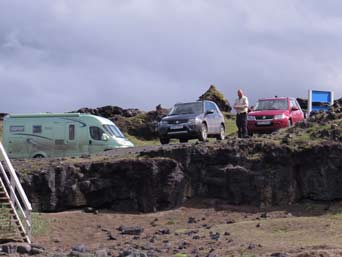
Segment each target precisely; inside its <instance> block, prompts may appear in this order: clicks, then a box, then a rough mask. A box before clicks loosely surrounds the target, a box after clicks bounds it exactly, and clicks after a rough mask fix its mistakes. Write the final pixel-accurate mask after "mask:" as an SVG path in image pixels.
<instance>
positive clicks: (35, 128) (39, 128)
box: [32, 125, 42, 133]
mask: <svg viewBox="0 0 342 257" xmlns="http://www.w3.org/2000/svg"><path fill="white" fill-rule="evenodd" d="M32 132H33V133H42V126H40V125H34V126H33V127H32Z"/></svg>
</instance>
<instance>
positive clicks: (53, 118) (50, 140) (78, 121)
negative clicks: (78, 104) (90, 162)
mask: <svg viewBox="0 0 342 257" xmlns="http://www.w3.org/2000/svg"><path fill="white" fill-rule="evenodd" d="M3 126H4V131H3V142H4V147H5V148H6V151H7V153H8V155H9V157H11V158H39V157H40V158H42V157H64V156H80V155H83V154H92V153H97V152H101V151H106V150H111V149H114V148H123V147H133V146H134V145H133V144H132V143H131V142H130V141H129V140H128V139H127V138H125V136H124V135H123V134H122V132H121V131H120V129H119V128H118V127H117V126H116V125H115V124H114V123H113V122H112V121H110V120H108V119H105V118H103V117H99V116H95V115H90V114H81V113H42V114H23V115H13V114H10V115H7V116H6V117H5V118H4V123H3Z"/></svg>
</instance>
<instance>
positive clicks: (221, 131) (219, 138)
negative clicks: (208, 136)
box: [216, 124, 226, 140]
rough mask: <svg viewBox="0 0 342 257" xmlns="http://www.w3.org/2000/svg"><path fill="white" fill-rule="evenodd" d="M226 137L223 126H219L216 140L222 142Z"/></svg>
mask: <svg viewBox="0 0 342 257" xmlns="http://www.w3.org/2000/svg"><path fill="white" fill-rule="evenodd" d="M225 137H226V133H225V131H224V126H223V125H222V124H221V126H220V134H219V135H218V136H217V137H216V138H217V140H224V139H225Z"/></svg>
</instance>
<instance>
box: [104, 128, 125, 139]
mask: <svg viewBox="0 0 342 257" xmlns="http://www.w3.org/2000/svg"><path fill="white" fill-rule="evenodd" d="M103 127H104V129H105V130H106V131H107V132H108V133H109V135H111V136H115V137H121V138H124V137H125V136H124V135H123V134H122V132H121V131H120V129H118V127H116V126H114V125H103Z"/></svg>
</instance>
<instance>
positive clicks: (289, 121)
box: [287, 120, 292, 128]
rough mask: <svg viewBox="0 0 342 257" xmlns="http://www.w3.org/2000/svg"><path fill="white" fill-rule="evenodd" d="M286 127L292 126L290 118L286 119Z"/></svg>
mask: <svg viewBox="0 0 342 257" xmlns="http://www.w3.org/2000/svg"><path fill="white" fill-rule="evenodd" d="M287 127H288V128H291V127H292V121H291V120H288V121H287Z"/></svg>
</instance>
